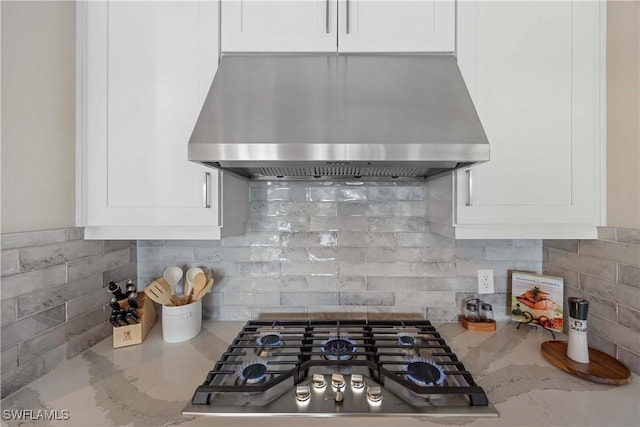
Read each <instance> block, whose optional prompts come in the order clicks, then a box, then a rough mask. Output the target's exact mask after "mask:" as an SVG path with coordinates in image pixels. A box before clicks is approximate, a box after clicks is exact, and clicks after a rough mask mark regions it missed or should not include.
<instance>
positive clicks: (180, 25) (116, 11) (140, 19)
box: [79, 1, 248, 239]
mask: <svg viewBox="0 0 640 427" xmlns="http://www.w3.org/2000/svg"><path fill="white" fill-rule="evenodd" d="M79 10H80V11H82V14H81V15H80V16H81V17H83V27H84V32H83V33H82V34H83V35H82V36H81V37H82V38H81V46H82V47H81V53H80V56H81V58H82V66H81V69H80V74H81V79H80V81H81V84H80V86H81V87H80V92H81V94H82V98H83V99H82V102H81V105H82V111H81V118H80V121H81V129H82V131H81V132H82V138H81V141H82V143H81V153H82V154H81V169H82V174H81V175H82V177H81V179H80V180H81V182H82V187H83V190H82V194H81V200H82V206H83V212H82V225H85V226H86V227H87V230H86V233H85V234H86V235H87V236H88V237H89V238H91V237H96V238H129V239H130V238H172V237H179V238H198V237H200V236H202V237H203V238H204V237H209V238H216V237H219V236H220V235H221V234H223V230H222V227H223V226H224V225H225V224H223V219H224V218H223V217H224V215H223V209H224V207H223V206H222V199H223V193H224V192H225V191H228V190H229V188H230V187H233V189H234V190H235V191H237V190H238V189H240V188H242V187H245V192H246V186H247V184H246V183H244V182H243V181H242V180H239V179H236V178H233V177H229V176H225V175H223V174H221V173H220V172H219V171H217V170H213V169H210V168H206V167H202V166H199V165H196V164H194V163H192V162H189V161H188V160H187V144H188V141H189V138H190V136H191V132H192V131H193V127H194V125H195V122H196V119H197V117H198V114H199V113H200V109H201V107H202V104H203V102H204V99H205V97H206V94H207V92H208V90H209V87H210V86H211V82H212V80H213V76H214V75H215V71H216V69H217V63H218V31H217V25H216V24H217V21H218V7H217V4H215V3H214V2H208V1H202V2H121V1H111V2H87V3H85V4H84V5H82V6H80V9H79ZM247 194H248V193H247ZM245 205H246V202H245ZM235 218H240V219H242V214H241V212H239V215H237V216H236V217H230V218H229V220H230V221H229V222H230V224H229V225H231V224H232V223H233V222H234V221H235ZM245 220H246V215H245ZM171 227H173V228H171ZM201 227H204V228H201ZM207 227H208V228H207ZM198 229H199V230H198Z"/></svg>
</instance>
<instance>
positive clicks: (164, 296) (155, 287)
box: [144, 279, 176, 306]
mask: <svg viewBox="0 0 640 427" xmlns="http://www.w3.org/2000/svg"><path fill="white" fill-rule="evenodd" d="M162 281H164V279H162V280H160V279H158V280H154V281H153V282H151V283H149V284H148V285H147V287H146V288H144V293H145V295H147V296H148V297H149V298H151V299H152V300H153V301H155V302H157V303H158V304H162V305H168V306H174V305H176V304H175V301H174V300H173V298H171V287H169V285H168V283H167V282H166V281H165V282H164V283H161V282H162Z"/></svg>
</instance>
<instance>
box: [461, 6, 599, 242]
mask: <svg viewBox="0 0 640 427" xmlns="http://www.w3.org/2000/svg"><path fill="white" fill-rule="evenodd" d="M458 14H459V15H458V64H459V66H460V69H461V71H462V74H463V76H464V78H465V81H466V83H467V86H468V88H469V91H470V93H471V96H472V99H473V101H474V104H475V106H476V108H477V110H478V114H479V116H480V120H481V122H482V124H483V126H484V128H485V131H486V133H487V137H488V139H489V144H490V150H491V161H490V162H488V163H484V164H481V165H477V166H474V167H473V168H471V178H472V184H471V185H469V182H468V178H469V174H468V173H467V171H465V170H462V171H458V172H457V206H456V218H457V229H456V234H457V235H458V236H459V237H501V236H498V235H496V234H491V233H492V230H498V229H499V227H500V226H506V227H504V230H509V231H508V232H507V233H512V235H511V236H510V237H543V236H544V233H543V230H548V231H549V233H550V234H553V231H552V229H553V227H555V226H557V227H558V228H561V229H564V230H566V231H570V233H573V237H574V238H576V237H580V236H579V235H577V234H578V233H583V234H581V235H582V236H586V235H591V234H593V233H594V232H595V227H594V226H595V225H598V224H599V221H600V218H599V213H600V184H601V182H600V180H601V171H600V165H601V163H600V162H601V160H600V159H601V157H600V150H601V136H602V135H601V132H602V130H601V123H602V109H601V98H600V96H601V88H602V86H601V85H602V84H603V83H602V74H601V73H602V70H601V64H602V56H601V46H602V45H601V43H602V39H601V34H600V26H599V25H600V20H601V16H600V8H599V4H598V3H597V2H582V1H579V0H576V1H573V2H571V1H561V2H535V1H531V2H520V1H519V2H484V1H477V2H469V1H467V2H461V3H459V5H458ZM470 189H471V190H472V193H471V195H470V197H469V190H470ZM468 226H470V227H468ZM492 226H498V227H494V228H492ZM519 226H522V227H520V228H518V227H519ZM531 226H534V227H531ZM536 226H539V227H537V228H536ZM579 230H580V231H579ZM513 233H515V234H518V233H520V235H513ZM527 233H528V234H527ZM502 237H508V236H506V235H505V236H502ZM567 237H571V236H567Z"/></svg>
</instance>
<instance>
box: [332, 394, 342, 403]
mask: <svg viewBox="0 0 640 427" xmlns="http://www.w3.org/2000/svg"><path fill="white" fill-rule="evenodd" d="M333 400H335V401H336V402H338V403H340V402H342V401H343V400H344V393H343V392H341V391H336V392H335V393H334V394H333Z"/></svg>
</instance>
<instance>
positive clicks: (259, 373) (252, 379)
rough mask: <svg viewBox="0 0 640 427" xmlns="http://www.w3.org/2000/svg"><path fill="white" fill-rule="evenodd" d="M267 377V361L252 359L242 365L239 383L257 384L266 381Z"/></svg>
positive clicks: (239, 370) (239, 372) (239, 371)
mask: <svg viewBox="0 0 640 427" xmlns="http://www.w3.org/2000/svg"><path fill="white" fill-rule="evenodd" d="M266 379H267V361H266V360H260V359H256V360H252V361H249V362H246V363H243V364H242V365H240V369H238V381H237V382H238V383H239V384H242V385H243V384H249V385H255V384H260V383H262V382H264V381H265V380H266Z"/></svg>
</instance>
